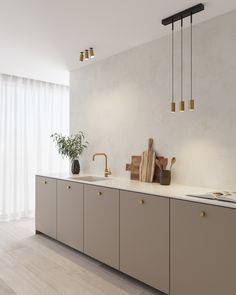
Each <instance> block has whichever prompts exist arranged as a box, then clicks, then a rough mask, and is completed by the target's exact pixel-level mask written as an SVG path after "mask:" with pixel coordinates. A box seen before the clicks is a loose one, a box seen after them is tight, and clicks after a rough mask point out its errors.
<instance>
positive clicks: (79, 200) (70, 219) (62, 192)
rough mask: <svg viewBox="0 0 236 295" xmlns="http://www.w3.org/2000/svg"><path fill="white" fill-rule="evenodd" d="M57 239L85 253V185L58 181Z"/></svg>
mask: <svg viewBox="0 0 236 295" xmlns="http://www.w3.org/2000/svg"><path fill="white" fill-rule="evenodd" d="M57 239H58V240H59V241H61V242H62V243H65V244H66V245H68V246H70V247H72V248H75V249H77V250H79V251H83V184H81V183H75V182H70V181H62V180H58V181H57Z"/></svg>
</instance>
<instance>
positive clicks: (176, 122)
mask: <svg viewBox="0 0 236 295" xmlns="http://www.w3.org/2000/svg"><path fill="white" fill-rule="evenodd" d="M235 27H236V12H235V11H234V12H231V13H229V14H226V15H223V16H220V17H217V18H214V19H212V20H210V21H207V22H205V23H201V24H199V25H197V26H195V27H194V53H193V56H194V73H193V77H194V97H195V99H196V111H195V112H189V111H186V112H185V113H179V112H177V113H176V114H171V113H170V96H171V89H170V78H171V71H170V70H171V63H170V56H171V55H170V54H171V51H170V48H171V47H170V35H169V36H166V37H164V38H161V39H158V40H155V41H153V42H150V43H148V44H145V45H142V46H140V47H137V48H134V49H132V50H129V51H127V52H124V53H122V54H119V55H116V56H113V57H111V58H109V59H106V60H103V61H100V62H98V63H95V64H93V65H89V66H86V67H84V68H82V69H80V70H78V71H74V72H71V75H70V85H71V106H70V107H71V109H70V115H71V117H70V130H71V133H75V132H77V131H78V130H83V131H85V133H86V135H87V138H88V140H89V142H90V146H89V149H88V150H87V151H86V152H85V153H84V155H83V158H82V159H81V164H82V171H83V172H86V173H93V174H101V173H102V172H103V161H104V160H103V159H96V161H95V162H92V154H93V153H95V152H106V153H107V154H108V157H109V166H110V168H111V169H112V171H113V175H114V176H120V177H127V178H128V177H129V173H128V172H126V171H125V163H127V162H129V161H130V156H131V155H138V154H141V152H142V151H143V150H145V149H146V147H147V139H148V138H149V137H153V138H154V142H155V150H156V151H157V152H158V153H159V154H161V155H165V156H168V157H172V156H176V158H177V163H176V165H175V167H174V169H173V182H175V183H179V184H186V185H197V186H206V187H216V188H217V187H220V188H229V189H235V190H236V132H235V126H236V33H235ZM168 29H170V28H167V30H168ZM188 36H189V30H188V29H186V30H185V32H184V44H185V52H184V56H185V59H184V97H185V99H186V100H187V99H189V38H188ZM175 40H176V44H175V58H176V63H175V97H176V100H177V101H179V97H180V87H179V84H180V80H179V77H180V74H179V73H180V67H179V66H180V64H179V55H180V52H179V33H177V34H176V35H175Z"/></svg>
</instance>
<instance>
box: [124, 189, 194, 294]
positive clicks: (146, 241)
mask: <svg viewBox="0 0 236 295" xmlns="http://www.w3.org/2000/svg"><path fill="white" fill-rule="evenodd" d="M120 270H121V271H123V272H124V273H127V274H129V275H130V276H132V277H134V278H137V279H138V280H140V281H142V282H144V283H146V284H148V285H151V286H153V287H155V288H157V289H159V290H161V291H163V292H165V293H169V199H167V198H162V197H157V196H151V195H145V194H140V193H134V192H127V191H121V192H120ZM189 295H190V294H189Z"/></svg>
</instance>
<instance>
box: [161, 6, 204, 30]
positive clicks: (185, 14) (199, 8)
mask: <svg viewBox="0 0 236 295" xmlns="http://www.w3.org/2000/svg"><path fill="white" fill-rule="evenodd" d="M204 9H205V8H204V4H202V3H200V4H197V5H195V6H192V7H190V8H188V9H185V10H183V11H181V12H178V13H176V14H174V15H171V16H169V17H167V18H165V19H163V20H162V21H161V23H162V24H163V25H164V26H167V25H170V24H172V23H174V22H177V21H179V20H181V19H184V18H186V17H189V16H191V15H193V14H195V13H198V12H200V11H202V10H204Z"/></svg>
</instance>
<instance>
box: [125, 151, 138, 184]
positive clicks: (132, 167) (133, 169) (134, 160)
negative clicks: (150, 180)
mask: <svg viewBox="0 0 236 295" xmlns="http://www.w3.org/2000/svg"><path fill="white" fill-rule="evenodd" d="M140 163H141V156H132V157H131V164H126V171H130V179H132V180H139V167H140Z"/></svg>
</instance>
